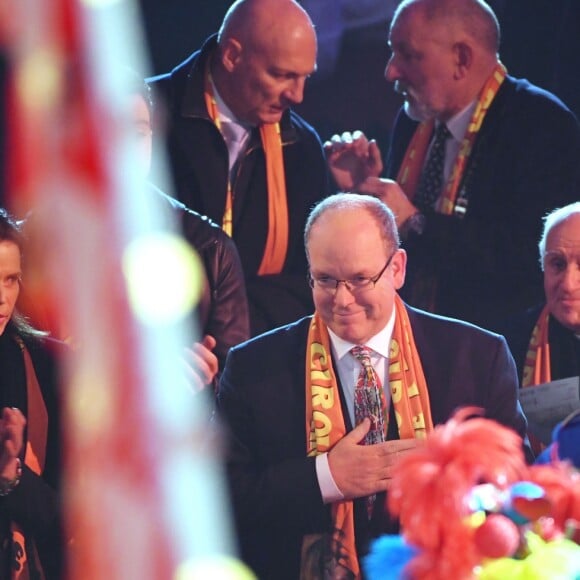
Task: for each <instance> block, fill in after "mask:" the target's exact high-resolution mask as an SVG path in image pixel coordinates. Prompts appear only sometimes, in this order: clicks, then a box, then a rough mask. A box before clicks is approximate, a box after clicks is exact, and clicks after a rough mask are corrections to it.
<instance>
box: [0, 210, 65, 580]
mask: <svg viewBox="0 0 580 580" xmlns="http://www.w3.org/2000/svg"><path fill="white" fill-rule="evenodd" d="M22 245H23V242H22V237H21V233H20V228H19V224H17V222H15V221H14V220H13V219H12V218H11V217H10V216H9V215H8V214H7V213H6V211H5V210H2V209H0V369H1V370H0V578H6V579H17V578H30V579H36V578H40V579H41V578H46V579H47V580H49V579H57V578H60V577H61V575H62V535H61V518H60V507H59V498H58V492H57V490H58V479H59V477H58V474H59V471H60V469H59V428H58V417H57V414H58V398H57V384H58V377H57V365H56V357H55V355H56V352H55V350H57V349H62V348H63V345H62V343H59V342H57V341H55V340H52V339H50V338H48V337H47V336H46V335H45V334H44V333H41V332H39V331H36V330H34V329H33V328H32V327H30V326H29V325H28V324H27V323H26V321H25V320H24V319H23V318H22V317H21V316H20V315H19V314H18V313H17V312H16V310H15V306H16V301H17V299H18V295H19V293H20V287H21V276H22Z"/></svg>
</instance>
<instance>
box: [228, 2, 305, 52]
mask: <svg viewBox="0 0 580 580" xmlns="http://www.w3.org/2000/svg"><path fill="white" fill-rule="evenodd" d="M230 38H235V39H236V40H238V41H239V42H241V43H244V44H245V45H247V46H252V47H254V48H256V49H268V48H269V47H270V46H271V45H272V43H287V42H296V41H300V40H309V41H312V40H314V42H316V37H315V34H314V26H313V24H312V21H311V20H310V17H309V16H308V13H307V12H306V11H305V10H304V8H302V7H301V6H300V5H299V4H298V3H297V2H295V1H294V0H237V2H234V3H233V4H232V5H231V6H230V8H229V10H228V11H227V13H226V15H225V17H224V21H223V23H222V26H221V28H220V31H219V34H218V43H219V44H220V45H223V44H224V42H225V41H226V40H227V39H230Z"/></svg>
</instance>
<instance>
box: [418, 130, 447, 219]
mask: <svg viewBox="0 0 580 580" xmlns="http://www.w3.org/2000/svg"><path fill="white" fill-rule="evenodd" d="M449 137H451V133H450V132H449V129H448V128H447V125H445V123H441V124H440V125H439V127H437V129H435V138H434V139H433V144H432V146H431V150H430V151H429V157H428V159H427V163H425V167H423V171H422V173H421V179H420V181H419V187H418V189H417V195H415V199H414V201H413V203H414V204H415V206H417V208H418V209H419V210H420V211H428V210H432V209H433V205H434V204H435V202H436V201H437V200H438V199H439V196H440V195H441V189H442V188H443V165H444V163H445V143H446V142H447V139H448V138H449Z"/></svg>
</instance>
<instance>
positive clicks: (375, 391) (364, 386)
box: [350, 346, 387, 519]
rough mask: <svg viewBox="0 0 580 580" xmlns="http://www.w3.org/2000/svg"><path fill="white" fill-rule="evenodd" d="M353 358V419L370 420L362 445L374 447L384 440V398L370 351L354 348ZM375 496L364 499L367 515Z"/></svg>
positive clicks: (360, 347)
mask: <svg viewBox="0 0 580 580" xmlns="http://www.w3.org/2000/svg"><path fill="white" fill-rule="evenodd" d="M350 352H351V353H352V354H353V356H354V357H355V358H356V359H357V360H358V361H359V362H360V364H361V365H362V366H361V370H360V374H359V377H358V380H357V382H356V387H355V389H354V419H355V423H356V424H357V425H358V424H359V423H360V422H361V421H362V420H363V419H364V418H365V417H369V418H370V420H371V427H370V429H369V432H368V433H367V434H366V436H365V438H364V440H363V444H364V445H374V444H375V443H381V442H382V441H385V440H386V433H387V429H386V426H385V405H383V401H384V397H381V394H382V393H381V392H382V386H381V380H380V379H379V377H378V375H377V373H376V371H375V369H374V368H373V365H372V363H371V356H370V353H371V349H370V348H368V347H366V346H354V347H353V348H351V349H350ZM376 499H377V495H376V494H372V495H369V496H368V497H367V498H366V504H367V515H368V517H369V519H370V518H371V516H372V514H373V507H374V504H375V500H376Z"/></svg>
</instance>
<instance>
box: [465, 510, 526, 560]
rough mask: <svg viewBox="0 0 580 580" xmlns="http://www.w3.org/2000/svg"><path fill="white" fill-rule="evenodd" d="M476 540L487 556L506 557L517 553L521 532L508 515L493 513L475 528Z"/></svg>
mask: <svg viewBox="0 0 580 580" xmlns="http://www.w3.org/2000/svg"><path fill="white" fill-rule="evenodd" d="M474 542H475V545H476V546H477V549H478V550H479V552H480V553H481V554H482V556H484V557H485V558H506V557H509V556H512V555H513V554H515V553H516V551H517V549H518V546H519V545H520V532H519V529H518V527H517V526H516V524H515V523H514V522H512V521H511V520H510V519H509V518H507V517H506V516H503V515H501V514H491V515H489V516H487V518H486V519H485V522H483V524H482V525H481V526H479V527H478V528H477V529H476V530H475V534H474Z"/></svg>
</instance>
